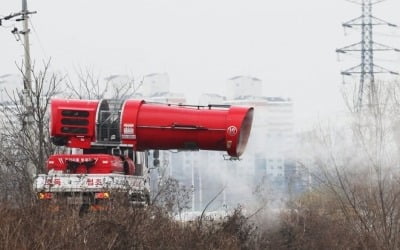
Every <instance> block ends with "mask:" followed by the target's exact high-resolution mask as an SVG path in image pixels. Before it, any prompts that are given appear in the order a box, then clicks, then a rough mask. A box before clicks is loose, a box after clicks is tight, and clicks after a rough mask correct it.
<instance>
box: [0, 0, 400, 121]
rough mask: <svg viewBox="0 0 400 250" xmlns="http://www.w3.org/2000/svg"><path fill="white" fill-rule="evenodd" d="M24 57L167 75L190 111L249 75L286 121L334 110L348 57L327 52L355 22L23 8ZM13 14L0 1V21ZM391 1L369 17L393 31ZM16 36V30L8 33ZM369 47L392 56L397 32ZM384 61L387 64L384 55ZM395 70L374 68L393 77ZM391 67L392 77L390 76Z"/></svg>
mask: <svg viewBox="0 0 400 250" xmlns="http://www.w3.org/2000/svg"><path fill="white" fill-rule="evenodd" d="M28 6H29V9H30V10H36V11H38V14H36V15H34V16H33V17H32V19H31V23H32V24H33V27H34V29H33V30H32V34H31V45H32V47H31V48H32V58H33V59H34V60H35V62H36V64H38V63H39V62H40V61H41V60H43V59H46V58H49V57H51V58H52V67H53V69H54V70H58V71H62V72H69V73H70V74H73V73H74V70H75V69H77V68H80V67H82V68H92V69H94V70H95V71H96V72H99V73H101V74H102V75H104V76H106V75H109V74H132V75H135V76H141V75H145V74H148V73H154V72H167V73H168V74H169V76H170V80H171V90H172V91H174V92H181V93H184V94H186V96H187V97H188V98H189V101H191V102H197V97H198V96H199V94H200V93H204V92H208V93H209V92H215V93H219V94H224V89H225V84H226V80H227V79H228V78H230V77H232V76H236V75H251V76H255V77H258V78H260V79H262V80H263V82H264V95H268V96H274V95H280V96H285V97H291V98H293V100H294V103H295V110H296V120H297V121H305V120H310V119H315V118H316V117H318V116H323V115H324V114H326V113H329V112H332V111H334V110H338V109H340V108H342V104H341V103H342V101H341V95H340V92H339V89H340V86H341V84H342V77H341V76H340V74H339V72H340V70H341V69H343V68H347V67H350V66H352V65H356V64H357V57H358V55H356V56H355V57H354V58H353V59H352V57H341V58H342V59H346V60H344V61H342V62H338V61H337V55H336V53H335V49H336V48H339V47H343V46H345V45H347V44H350V43H355V42H358V41H359V39H360V35H359V31H358V30H356V31H351V30H349V31H348V36H344V32H343V28H342V27H341V23H342V22H345V21H348V20H350V19H352V18H355V17H357V16H359V15H360V7H359V6H357V5H354V4H351V3H349V2H346V1H345V0H303V1H299V0H277V1H268V0H229V1H228V0H201V1H199V0H197V1H195V0H114V1H106V0H96V1H95V0H79V1H77V0H69V1H60V0H40V1H39V0H28ZM20 8H21V3H20V1H18V0H1V3H0V15H7V14H9V13H11V12H16V11H18V10H19V9H20ZM399 10H400V1H398V0H388V1H386V2H384V3H381V4H379V5H376V7H375V16H377V17H380V18H383V19H386V20H388V21H391V22H394V23H398V24H400V15H398V11H399ZM4 25H5V26H7V27H0V45H1V46H0V75H2V74H5V73H14V72H16V71H17V70H16V66H15V62H20V61H21V60H22V55H23V50H22V47H21V44H20V43H18V42H16V41H15V38H14V37H13V36H12V34H11V33H10V31H11V29H12V27H13V25H15V24H14V23H11V22H5V23H4ZM16 25H17V27H19V25H20V24H19V23H18V24H16ZM382 32H383V33H385V34H389V35H390V36H380V37H378V36H377V40H379V41H381V42H384V43H387V44H389V45H392V46H397V47H400V42H399V41H400V32H399V30H397V31H396V32H391V31H390V30H389V29H382ZM384 58H385V59H387V58H388V57H387V56H385V57H384ZM390 59H391V60H394V61H395V62H394V63H393V62H379V64H382V65H383V66H387V67H389V68H391V69H394V70H399V69H400V67H399V62H400V60H399V59H400V57H399V55H395V56H392V57H391V58H390ZM393 67H394V68H393Z"/></svg>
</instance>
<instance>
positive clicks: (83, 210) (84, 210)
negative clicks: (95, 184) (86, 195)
mask: <svg viewBox="0 0 400 250" xmlns="http://www.w3.org/2000/svg"><path fill="white" fill-rule="evenodd" d="M88 212H89V204H82V205H81V207H80V209H79V216H83V215H85V214H87V213H88Z"/></svg>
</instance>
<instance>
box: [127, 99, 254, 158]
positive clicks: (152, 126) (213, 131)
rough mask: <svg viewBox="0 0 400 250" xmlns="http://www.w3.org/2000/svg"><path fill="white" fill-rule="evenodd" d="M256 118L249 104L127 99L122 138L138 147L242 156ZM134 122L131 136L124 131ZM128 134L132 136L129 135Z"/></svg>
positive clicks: (139, 148)
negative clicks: (164, 102)
mask: <svg viewBox="0 0 400 250" xmlns="http://www.w3.org/2000/svg"><path fill="white" fill-rule="evenodd" d="M252 120H253V108H249V107H235V106H234V107H221V106H220V107H213V106H208V107H197V106H195V107H193V106H179V105H165V104H154V103H145V102H138V101H134V100H131V101H127V102H126V103H125V108H124V113H122V119H121V121H122V124H121V129H122V141H123V142H125V143H129V144H131V143H133V144H136V148H137V149H138V150H146V149H160V150H166V149H179V150H193V149H204V150H219V151H227V152H228V154H229V155H230V156H233V157H239V156H240V155H241V154H242V153H243V151H244V149H245V147H246V144H247V140H248V138H249V135H250V129H251V124H252ZM132 124H134V127H135V131H134V133H135V135H134V136H131V139H129V137H127V135H126V134H124V131H125V130H128V131H129V127H130V126H132ZM128 136H129V135H128Z"/></svg>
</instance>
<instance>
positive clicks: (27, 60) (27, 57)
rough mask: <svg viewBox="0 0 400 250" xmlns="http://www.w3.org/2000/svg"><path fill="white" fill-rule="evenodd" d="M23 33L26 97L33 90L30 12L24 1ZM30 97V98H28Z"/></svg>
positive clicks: (22, 12) (22, 13)
mask: <svg viewBox="0 0 400 250" xmlns="http://www.w3.org/2000/svg"><path fill="white" fill-rule="evenodd" d="M21 16H22V18H21V19H22V26H23V27H22V31H21V32H20V33H21V34H22V35H23V36H24V67H25V73H24V91H25V92H27V93H25V95H29V94H30V92H31V90H32V68H31V67H32V66H31V53H30V46H29V32H30V30H29V23H28V22H29V11H28V3H27V0H22V11H21ZM26 97H28V96H26Z"/></svg>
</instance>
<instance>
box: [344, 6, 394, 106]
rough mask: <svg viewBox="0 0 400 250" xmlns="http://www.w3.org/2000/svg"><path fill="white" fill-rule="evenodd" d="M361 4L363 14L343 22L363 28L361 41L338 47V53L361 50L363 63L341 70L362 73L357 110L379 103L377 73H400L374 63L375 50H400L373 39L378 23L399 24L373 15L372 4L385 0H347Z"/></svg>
mask: <svg viewBox="0 0 400 250" xmlns="http://www.w3.org/2000/svg"><path fill="white" fill-rule="evenodd" d="M347 1H348V2H352V3H355V4H358V5H360V6H361V16H360V17H357V18H354V19H352V20H350V21H348V22H345V23H343V24H342V26H343V27H344V28H356V27H359V28H361V41H360V42H358V43H354V44H351V45H348V46H345V47H343V48H340V49H336V52H337V53H347V52H361V63H360V64H359V65H357V66H354V67H351V68H349V69H347V70H344V71H342V72H341V74H342V75H343V76H350V75H354V74H356V75H360V82H359V86H358V96H357V100H356V103H355V105H356V107H355V108H356V110H358V111H359V110H361V108H362V107H363V106H364V105H367V106H369V107H371V106H375V105H376V104H377V96H376V94H377V93H376V86H375V74H382V73H389V74H394V75H398V73H397V72H394V71H391V70H388V69H385V68H383V67H381V66H379V65H376V64H375V63H374V52H378V51H395V52H400V50H398V49H396V48H393V47H390V46H387V45H384V44H381V43H377V42H375V41H374V40H373V27H374V26H377V25H386V26H389V27H397V25H395V24H392V23H389V22H387V21H385V20H382V19H380V18H377V17H375V16H373V15H372V6H373V5H375V4H377V3H380V2H383V1H385V0H358V1H356V0H354V1H353V0H347Z"/></svg>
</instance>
